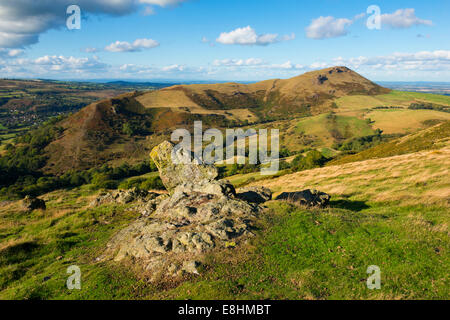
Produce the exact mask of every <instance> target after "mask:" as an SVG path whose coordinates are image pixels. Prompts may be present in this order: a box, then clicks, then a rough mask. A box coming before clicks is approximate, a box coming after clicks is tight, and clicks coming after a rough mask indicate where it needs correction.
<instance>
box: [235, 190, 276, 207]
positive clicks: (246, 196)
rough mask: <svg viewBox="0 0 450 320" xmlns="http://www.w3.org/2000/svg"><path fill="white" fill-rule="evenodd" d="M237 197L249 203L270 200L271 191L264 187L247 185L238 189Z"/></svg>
mask: <svg viewBox="0 0 450 320" xmlns="http://www.w3.org/2000/svg"><path fill="white" fill-rule="evenodd" d="M237 197H238V198H239V199H241V200H244V201H247V202H251V203H258V204H261V203H264V202H267V201H270V200H272V191H271V190H270V189H267V188H264V187H247V188H242V189H240V190H239V193H238V195H237Z"/></svg>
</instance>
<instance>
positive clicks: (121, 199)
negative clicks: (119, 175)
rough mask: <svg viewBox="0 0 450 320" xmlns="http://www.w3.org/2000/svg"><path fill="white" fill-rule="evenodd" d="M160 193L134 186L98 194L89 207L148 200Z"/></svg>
mask: <svg viewBox="0 0 450 320" xmlns="http://www.w3.org/2000/svg"><path fill="white" fill-rule="evenodd" d="M159 196H160V194H158V193H153V192H148V191H146V190H141V189H138V188H134V189H131V190H119V191H112V192H109V193H103V194H100V195H99V196H98V197H97V198H96V199H94V200H93V201H92V202H91V207H98V206H101V205H104V204H109V203H118V204H128V203H131V202H148V201H151V200H154V199H156V198H157V197H159Z"/></svg>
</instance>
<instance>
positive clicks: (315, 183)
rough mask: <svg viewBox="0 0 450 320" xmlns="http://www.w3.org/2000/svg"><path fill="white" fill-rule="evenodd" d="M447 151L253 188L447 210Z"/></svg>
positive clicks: (333, 169) (307, 174)
mask: <svg viewBox="0 0 450 320" xmlns="http://www.w3.org/2000/svg"><path fill="white" fill-rule="evenodd" d="M449 168H450V147H446V148H443V149H441V150H439V152H436V151H426V152H418V153H413V154H407V155H402V156H396V157H391V158H385V159H377V160H368V161H363V162H355V163H349V164H345V165H342V166H331V167H325V168H319V169H314V170H309V171H303V172H298V173H294V174H290V175H287V176H283V177H280V178H277V179H274V180H267V181H263V182H257V183H254V184H258V185H261V184H262V185H263V186H265V187H268V188H271V189H272V190H273V191H274V192H275V193H281V192H292V191H299V190H304V189H308V188H316V189H319V190H321V191H324V192H327V193H330V194H332V195H337V196H352V197H354V198H358V199H361V200H365V201H374V202H385V201H387V202H388V201H401V202H402V203H405V204H441V205H445V206H450V170H449Z"/></svg>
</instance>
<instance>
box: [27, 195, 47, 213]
mask: <svg viewBox="0 0 450 320" xmlns="http://www.w3.org/2000/svg"><path fill="white" fill-rule="evenodd" d="M22 208H23V210H24V211H26V212H31V211H33V210H37V209H42V210H45V209H46V208H47V206H46V205H45V201H44V200H42V199H38V198H36V197H31V196H26V197H25V199H23V201H22Z"/></svg>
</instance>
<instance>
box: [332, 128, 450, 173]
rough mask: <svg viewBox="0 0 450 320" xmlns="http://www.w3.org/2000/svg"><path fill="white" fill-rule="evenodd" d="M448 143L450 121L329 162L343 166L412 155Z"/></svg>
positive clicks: (449, 139)
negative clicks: (369, 160)
mask: <svg viewBox="0 0 450 320" xmlns="http://www.w3.org/2000/svg"><path fill="white" fill-rule="evenodd" d="M449 141H450V121H447V122H445V123H443V124H440V125H438V126H435V127H432V128H430V129H427V130H424V131H420V132H418V133H416V134H412V135H409V136H406V137H404V138H401V139H397V140H394V141H392V142H389V143H386V144H382V145H379V146H376V147H374V148H371V149H369V150H366V151H363V152H361V153H358V154H355V155H350V156H347V157H343V158H340V159H337V160H334V161H332V162H330V164H331V165H337V164H344V163H349V162H355V161H363V160H368V159H376V158H386V157H390V156H396V155H402V154H407V153H413V152H418V151H423V150H436V149H440V148H442V147H443V146H445V145H448V144H449Z"/></svg>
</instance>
